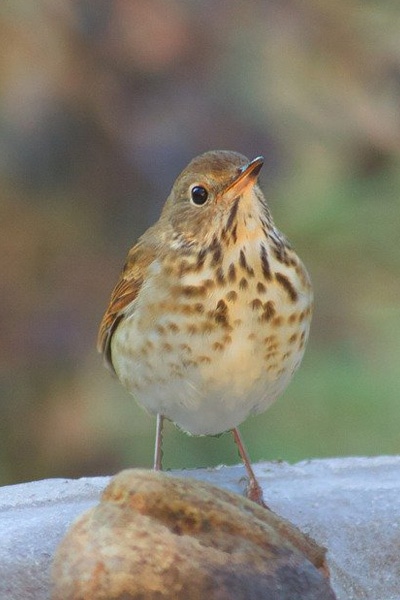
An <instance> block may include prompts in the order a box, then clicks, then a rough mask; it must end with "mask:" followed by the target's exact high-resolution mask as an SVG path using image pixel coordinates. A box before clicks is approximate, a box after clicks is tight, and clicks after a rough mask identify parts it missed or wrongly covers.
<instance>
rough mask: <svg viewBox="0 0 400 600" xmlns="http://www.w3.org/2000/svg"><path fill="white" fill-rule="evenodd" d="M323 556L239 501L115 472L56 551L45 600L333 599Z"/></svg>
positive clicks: (147, 474)
mask: <svg viewBox="0 0 400 600" xmlns="http://www.w3.org/2000/svg"><path fill="white" fill-rule="evenodd" d="M324 554H325V553H324V550H323V549H321V548H319V547H318V546H317V545H316V544H315V542H313V541H312V540H310V539H309V538H307V537H306V536H304V535H303V534H302V533H301V532H299V531H298V530H297V529H296V528H294V527H293V526H291V525H290V524H289V523H288V522H286V521H284V520H282V519H280V518H279V517H278V516H277V515H275V514H274V513H272V512H271V511H269V510H266V509H263V508H261V507H260V506H258V505H256V504H254V503H253V502H250V501H249V500H246V499H245V498H242V497H241V496H238V495H236V494H233V493H230V492H227V491H224V490H221V489H219V488H217V487H214V486H212V485H209V484H206V483H202V482H200V481H196V480H190V479H180V478H176V477H171V476H169V475H167V474H165V473H159V472H153V471H145V470H129V471H123V472H121V473H120V474H118V475H117V476H116V477H115V478H114V479H113V480H112V481H111V483H110V484H109V486H108V487H107V488H106V489H105V491H104V493H103V496H102V499H101V502H100V504H99V505H98V506H96V507H95V508H92V509H91V510H89V511H88V512H86V513H84V514H83V515H82V516H81V517H80V518H79V519H78V520H77V521H76V522H75V524H74V525H73V526H72V527H71V529H70V530H69V532H68V533H67V535H66V536H65V538H64V540H63V541H62V542H61V544H60V546H59V548H58V550H57V553H56V556H55V559H54V564H53V573H52V578H53V594H52V600H89V599H90V600H111V599H112V600H134V599H135V600H139V599H140V600H153V599H157V600H161V599H166V598H168V599H177V600H180V599H183V598H185V599H191V600H197V599H204V598H206V599H207V600H224V599H228V598H229V599H233V600H235V599H243V600H252V599H263V598H265V599H268V600H297V599H298V600H300V599H301V600H317V599H318V600H333V599H334V598H335V596H334V594H333V592H332V590H331V588H330V586H329V583H328V580H327V578H325V577H323V575H322V574H321V570H323V569H324V566H325V563H324ZM318 569H319V570H318Z"/></svg>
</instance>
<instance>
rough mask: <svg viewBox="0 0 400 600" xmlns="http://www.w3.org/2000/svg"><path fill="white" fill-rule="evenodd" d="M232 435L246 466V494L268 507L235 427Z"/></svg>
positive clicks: (250, 498)
mask: <svg viewBox="0 0 400 600" xmlns="http://www.w3.org/2000/svg"><path fill="white" fill-rule="evenodd" d="M232 435H233V439H234V440H235V442H236V445H237V447H238V449H239V454H240V457H241V459H242V461H243V464H244V466H245V467H246V471H247V474H248V476H249V485H248V487H247V491H246V496H247V497H248V498H249V500H253V502H257V504H259V505H260V506H263V507H264V508H268V506H267V505H266V504H265V502H264V498H263V492H262V488H261V486H260V484H259V483H258V481H257V479H256V476H255V475H254V471H253V467H252V466H251V462H250V459H249V455H248V454H247V450H246V448H245V446H244V444H243V441H242V438H241V437H240V433H239V430H238V428H237V427H235V428H234V429H232Z"/></svg>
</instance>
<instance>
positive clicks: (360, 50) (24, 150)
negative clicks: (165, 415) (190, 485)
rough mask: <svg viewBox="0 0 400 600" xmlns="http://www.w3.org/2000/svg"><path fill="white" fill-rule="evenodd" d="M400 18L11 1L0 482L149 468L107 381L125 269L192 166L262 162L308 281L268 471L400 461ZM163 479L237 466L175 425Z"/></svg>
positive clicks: (229, 4)
mask: <svg viewBox="0 0 400 600" xmlns="http://www.w3.org/2000/svg"><path fill="white" fill-rule="evenodd" d="M399 31H400V7H399V5H398V3H396V2H391V1H385V0H369V1H366V0H359V1H358V0H335V1H334V2H332V1H331V0H301V1H300V0H243V1H232V0H230V1H228V0H220V1H218V2H215V1H212V0H168V2H166V1H165V0H164V1H163V0H114V1H111V0H92V1H90V0H86V1H83V0H81V1H79V0H75V1H73V0H71V1H61V0H48V1H43V0H42V1H41V0H39V1H35V2H34V1H33V0H28V1H27V0H3V1H2V2H1V4H0V39H1V54H0V130H1V131H0V133H1V135H0V269H1V273H0V275H1V276H0V483H1V484H9V483H14V482H19V481H25V480H31V479H39V478H44V477H64V476H80V475H93V474H108V473H113V472H115V471H117V470H119V469H121V468H123V467H128V466H145V467H149V466H151V463H152V454H153V450H152V448H153V439H154V427H155V419H154V418H152V417H150V416H148V415H147V414H146V413H145V412H144V411H142V410H141V409H140V408H138V407H137V405H136V403H135V401H134V400H133V399H132V398H131V397H130V396H129V395H128V394H127V392H126V391H125V390H124V389H123V388H122V387H121V386H120V384H119V383H118V382H117V381H116V380H114V379H113V378H112V377H111V376H110V375H109V373H108V372H107V371H106V370H105V369H104V368H103V366H102V361H101V358H100V356H99V355H98V354H97V353H96V350H95V343H96V335H97V328H98V324H99V321H100V319H101V317H102V314H103V312H104V310H105V308H106V305H107V303H108V299H109V295H110V292H111V289H112V287H113V286H114V284H115V283H116V280H117V277H118V273H119V270H120V268H121V267H122V265H123V263H124V260H125V256H126V253H127V250H128V249H129V248H130V246H131V245H133V242H134V241H135V240H136V238H137V237H138V236H139V235H140V234H141V233H142V232H143V231H144V230H145V229H146V228H147V227H148V226H149V225H150V224H152V223H153V222H154V221H155V220H156V219H157V217H158V215H159V211H160V209H161V207H162V205H163V203H164V201H165V199H166V197H167V195H168V193H169V190H170V187H171V185H172V183H173V181H174V179H175V177H176V176H177V174H178V173H179V172H180V171H181V169H182V168H183V167H184V166H186V164H187V163H188V162H189V160H190V159H191V158H192V157H193V156H195V155H197V154H199V153H201V152H203V151H206V150H209V149H217V148H220V149H230V150H236V151H239V152H242V153H243V154H245V155H247V156H248V157H250V158H253V157H255V156H257V155H259V154H263V155H264V156H265V158H266V164H265V166H264V169H263V171H262V174H261V185H262V187H263V189H264V191H265V193H266V195H267V198H268V200H269V203H270V206H271V208H272V211H273V214H274V216H275V221H276V223H277V225H278V226H279V228H280V229H282V231H284V232H285V234H286V235H287V236H288V237H289V238H290V240H291V241H292V243H293V244H294V246H295V248H296V249H297V251H298V252H299V254H300V255H301V257H302V258H303V260H304V262H305V263H306V264H307V266H308V268H309V271H310V273H311V276H312V279H313V282H314V287H315V317H314V321H313V327H312V332H311V338H310V342H309V345H308V349H307V352H306V356H305V359H304V362H303V365H302V367H301V369H300V370H299V372H298V374H297V375H296V377H295V378H294V380H293V382H292V384H291V386H290V387H289V389H288V390H287V392H286V393H285V394H284V396H283V397H282V398H281V399H280V400H279V401H278V402H277V403H276V404H275V405H274V406H273V407H272V408H271V409H270V410H269V411H268V412H266V413H265V414H263V415H261V416H258V417H254V418H250V419H249V420H248V421H247V422H246V423H245V424H244V425H243V426H242V427H241V430H242V433H243V435H244V438H245V440H246V441H247V445H248V447H249V450H250V453H251V455H252V457H253V459H254V460H261V459H267V460H272V459H283V460H288V461H297V460H300V459H305V458H311V457H323V456H341V455H375V454H395V453H400V401H399V384H400V368H399V345H400V342H399V340H400V306H399V299H400V247H399V246H400V244H399V242H400V201H399V189H400V169H399V166H400V36H399ZM164 440H165V442H164V448H165V453H164V456H165V465H166V467H168V468H173V467H197V466H213V465H217V464H220V463H225V464H233V463H237V462H238V456H237V452H236V449H235V447H234V445H233V442H232V440H231V438H230V436H227V435H224V436H222V437H220V438H219V439H214V438H189V437H188V436H185V435H184V434H182V433H180V432H179V431H177V430H176V429H175V428H174V427H173V426H172V425H171V424H168V425H167V426H166V433H165V437H164Z"/></svg>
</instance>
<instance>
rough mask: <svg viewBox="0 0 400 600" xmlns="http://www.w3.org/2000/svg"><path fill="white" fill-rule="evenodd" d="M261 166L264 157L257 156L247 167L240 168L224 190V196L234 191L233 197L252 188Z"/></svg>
mask: <svg viewBox="0 0 400 600" xmlns="http://www.w3.org/2000/svg"><path fill="white" fill-rule="evenodd" d="M263 164H264V157H263V156H257V158H255V159H254V160H252V161H251V162H249V164H248V165H245V166H244V167H242V169H241V172H240V173H239V175H238V177H236V179H234V180H233V181H232V183H230V184H229V185H228V187H227V188H225V190H224V194H226V192H231V191H232V190H234V194H235V195H241V194H243V192H244V191H245V190H246V189H247V188H248V187H253V185H255V183H256V181H257V179H258V174H259V173H260V171H261V167H262V166H263Z"/></svg>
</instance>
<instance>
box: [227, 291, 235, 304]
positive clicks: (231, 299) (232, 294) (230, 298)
mask: <svg viewBox="0 0 400 600" xmlns="http://www.w3.org/2000/svg"><path fill="white" fill-rule="evenodd" d="M226 299H227V300H228V301H229V302H235V300H237V293H236V292H235V290H231V291H230V292H228V293H227V295H226Z"/></svg>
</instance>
